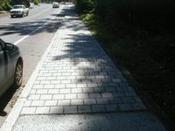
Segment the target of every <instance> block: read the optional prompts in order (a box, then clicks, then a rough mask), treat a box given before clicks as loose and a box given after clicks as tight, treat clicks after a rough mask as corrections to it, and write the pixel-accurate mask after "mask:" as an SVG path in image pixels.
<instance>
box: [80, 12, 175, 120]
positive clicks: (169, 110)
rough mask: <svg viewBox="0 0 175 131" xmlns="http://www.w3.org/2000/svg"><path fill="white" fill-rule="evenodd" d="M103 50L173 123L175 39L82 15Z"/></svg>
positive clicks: (174, 111) (152, 31) (89, 15)
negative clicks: (127, 72)
mask: <svg viewBox="0 0 175 131" xmlns="http://www.w3.org/2000/svg"><path fill="white" fill-rule="evenodd" d="M81 19H82V20H83V21H84V22H85V23H86V25H87V26H88V27H89V28H90V30H91V31H92V32H93V34H94V35H95V36H96V38H97V39H98V40H99V41H101V42H102V43H103V47H104V49H105V50H106V51H107V53H108V54H109V55H110V57H111V58H112V59H113V61H114V62H115V61H116V62H117V63H119V64H120V65H121V66H122V67H124V68H125V69H127V70H128V71H129V72H130V73H131V75H132V76H133V77H134V79H135V80H136V81H137V82H138V83H139V90H141V91H143V92H147V94H148V95H150V96H151V97H152V98H153V100H155V102H156V103H157V104H158V105H159V106H160V108H161V109H162V110H163V111H164V112H165V113H166V114H167V116H168V117H169V118H170V119H171V120H173V121H174V122H175V80H174V79H175V37H174V34H173V33H172V32H171V33H170V32H167V31H164V30H162V31H161V32H158V31H154V30H146V29H141V28H137V27H134V26H130V25H127V24H124V23H122V22H121V23H120V24H118V25H116V26H113V27H111V25H108V24H105V23H104V22H103V21H102V20H100V19H99V18H98V16H95V15H94V14H93V13H87V14H83V15H81Z"/></svg>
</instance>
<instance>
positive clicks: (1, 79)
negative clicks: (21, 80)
mask: <svg viewBox="0 0 175 131" xmlns="http://www.w3.org/2000/svg"><path fill="white" fill-rule="evenodd" d="M0 47H1V48H0V49H1V50H0V72H1V73H0V96H1V95H2V94H3V93H4V92H5V91H6V90H7V89H8V88H9V87H10V86H11V85H13V83H14V77H15V69H16V64H17V61H18V59H20V58H22V57H21V55H20V51H19V49H18V47H17V46H15V45H12V44H10V43H5V42H3V41H2V40H1V39H0Z"/></svg>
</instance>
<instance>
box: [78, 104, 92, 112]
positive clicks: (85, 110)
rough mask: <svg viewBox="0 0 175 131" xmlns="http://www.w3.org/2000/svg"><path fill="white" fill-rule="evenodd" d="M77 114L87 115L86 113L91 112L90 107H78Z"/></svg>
mask: <svg viewBox="0 0 175 131" xmlns="http://www.w3.org/2000/svg"><path fill="white" fill-rule="evenodd" d="M78 112H79V113H88V112H91V107H90V106H83V105H80V106H78Z"/></svg>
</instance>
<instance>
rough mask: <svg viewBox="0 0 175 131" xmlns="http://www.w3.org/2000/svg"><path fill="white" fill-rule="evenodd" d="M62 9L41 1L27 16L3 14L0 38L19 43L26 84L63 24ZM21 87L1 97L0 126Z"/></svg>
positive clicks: (0, 21)
mask: <svg viewBox="0 0 175 131" xmlns="http://www.w3.org/2000/svg"><path fill="white" fill-rule="evenodd" d="M60 8H61V7H60ZM60 8H52V5H51V4H40V5H39V6H35V7H34V8H33V9H30V12H29V16H27V17H23V18H10V16H9V15H7V16H1V17H0V38H1V39H3V40H4V41H6V42H9V43H13V44H15V45H17V46H18V47H19V48H20V50H21V53H22V55H23V59H24V80H23V86H25V84H26V82H27V80H28V79H29V77H30V75H31V74H32V72H33V70H34V69H35V67H36V65H37V64H38V62H39V60H40V59H41V56H42V55H43V53H44V52H45V50H46V49H47V47H48V45H49V43H50V42H51V40H52V37H53V36H54V33H55V32H56V30H57V29H58V28H59V26H60V24H61V23H62V22H61V19H58V18H57V14H59V12H60V10H61V9H60ZM21 90H22V87H21V88H20V89H18V90H12V89H9V90H8V91H7V93H5V94H4V95H3V96H2V97H1V98H0V126H1V125H2V124H3V121H4V120H5V118H6V117H7V115H8V113H9V112H10V110H11V109H12V107H13V105H14V103H15V101H16V100H17V97H18V96H19V94H20V92H21Z"/></svg>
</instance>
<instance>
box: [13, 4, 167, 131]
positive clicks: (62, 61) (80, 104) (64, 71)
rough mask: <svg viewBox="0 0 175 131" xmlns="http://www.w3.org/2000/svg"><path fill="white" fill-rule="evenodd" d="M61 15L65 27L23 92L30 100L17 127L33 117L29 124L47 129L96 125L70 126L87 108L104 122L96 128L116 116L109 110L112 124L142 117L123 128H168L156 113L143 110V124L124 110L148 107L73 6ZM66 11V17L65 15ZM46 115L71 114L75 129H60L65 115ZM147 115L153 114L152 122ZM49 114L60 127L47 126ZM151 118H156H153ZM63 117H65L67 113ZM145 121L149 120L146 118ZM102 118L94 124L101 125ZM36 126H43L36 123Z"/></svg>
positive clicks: (27, 101)
mask: <svg viewBox="0 0 175 131" xmlns="http://www.w3.org/2000/svg"><path fill="white" fill-rule="evenodd" d="M62 14H63V15H60V18H59V19H60V20H62V26H61V27H60V28H59V29H58V31H57V33H56V35H55V37H54V40H53V42H52V43H51V46H50V47H49V49H48V51H47V53H46V56H45V57H44V59H43V61H42V63H41V66H40V68H39V69H38V70H37V73H36V75H35V76H34V78H33V80H32V81H31V83H30V84H29V85H30V89H29V90H28V91H27V92H28V93H27V97H21V98H25V101H24V105H23V106H22V108H21V111H20V114H19V119H18V122H17V123H16V125H15V128H14V130H18V131H19V130H24V127H25V126H24V125H23V126H20V125H21V124H19V123H20V121H25V120H27V121H28V120H29V121H30V122H29V121H28V122H29V123H32V122H33V123H35V122H36V123H37V122H38V126H40V129H42V130H43V131H45V130H59V131H60V130H83V131H84V130H95V129H92V128H89V129H87V128H86V129H83V127H81V128H78V127H77V129H75V128H73V127H71V121H72V123H74V122H75V121H76V120H77V119H79V121H81V120H82V121H84V118H81V117H83V116H81V115H82V114H87V113H88V114H89V115H90V116H87V119H89V121H90V120H91V121H98V122H100V124H99V125H101V127H99V128H97V130H102V127H103V124H104V125H105V123H103V122H105V121H107V120H108V118H106V117H107V113H114V114H113V115H112V114H109V115H110V118H109V120H108V123H109V124H113V125H112V127H114V126H115V123H114V122H115V121H116V119H115V118H117V121H116V122H118V123H120V118H121V120H124V119H125V120H126V121H127V120H130V121H132V120H134V119H135V117H134V116H137V118H136V119H137V122H136V123H134V122H131V123H130V125H131V126H132V127H134V128H133V129H131V127H130V126H128V127H127V126H126V127H125V126H123V127H120V125H117V123H116V125H117V126H119V127H120V130H121V131H125V130H126V129H127V130H128V131H129V129H131V130H134V129H139V130H147V129H153V130H154V131H163V130H164V128H163V126H162V125H161V124H160V122H159V121H158V120H157V119H156V118H154V117H153V116H152V115H151V117H149V115H150V114H149V113H148V114H149V115H145V114H144V116H146V117H145V118H144V117H143V116H142V118H143V119H144V121H142V122H141V123H142V124H141V125H140V124H139V125H137V124H138V123H139V121H140V120H143V119H142V118H139V115H138V114H139V113H136V115H133V116H132V115H131V114H128V115H127V113H126V114H125V112H130V111H135V112H137V111H146V107H145V106H144V104H143V102H142V101H141V99H140V98H139V97H138V96H137V94H136V93H135V91H134V90H133V88H132V87H131V86H130V85H129V84H128V82H127V81H126V79H125V78H124V77H123V76H122V74H121V72H120V70H119V69H118V68H117V67H115V66H114V64H113V63H112V61H111V60H110V58H109V57H108V56H107V55H106V53H105V52H104V51H103V49H102V48H101V47H100V45H99V44H98V42H97V41H96V40H95V39H94V38H93V37H92V35H91V33H90V32H89V31H88V29H87V28H86V27H85V26H84V24H83V23H82V22H81V21H80V20H79V19H78V16H77V15H76V14H75V12H74V11H73V6H70V5H67V6H65V7H64V9H63V10H62ZM64 15H65V17H63V16H64ZM22 95H23V94H22ZM121 112H123V113H124V114H123V115H124V116H123V115H122V114H120V113H121ZM97 113H100V114H98V115H97V117H98V116H100V119H96V118H97V117H96V114H97ZM117 113H118V114H117ZM58 114H59V115H58ZM68 114H71V115H68ZM88 114H87V115H88ZM42 115H49V117H58V119H59V118H62V117H68V118H71V119H70V120H69V121H70V122H69V124H70V127H71V128H64V129H63V128H60V126H61V127H63V126H65V127H66V126H67V125H64V124H63V125H59V124H58V123H60V121H61V120H56V119H54V120H51V119H47V118H45V117H47V116H42ZM72 115H73V116H72ZM74 115H75V116H74ZM112 116H114V118H113V117H112ZM28 117H29V118H28ZM34 117H35V118H34ZM73 118H75V119H73ZM76 118H77V119H76ZM147 118H148V119H149V118H150V121H149V120H148V119H147ZM44 119H45V120H47V124H48V125H49V123H50V122H51V121H52V122H53V121H54V122H53V123H57V122H58V123H57V124H56V125H57V126H59V127H57V128H48V127H47V128H46V125H44V124H43V120H44ZM146 119H147V120H148V121H149V122H150V123H151V124H150V123H149V122H148V121H147V120H146ZM152 119H154V122H151V120H152ZM62 120H63V121H64V120H65V118H63V119H62ZM74 120H75V121H74ZM110 121H111V122H110ZM145 121H147V122H146V123H145ZM64 122H65V121H64ZM98 122H97V123H96V124H95V125H96V126H97V127H98ZM26 123H27V122H26ZM36 123H35V126H36V125H37V124H36ZM44 123H46V121H45V122H44ZM102 123H103V124H102ZM124 123H125V122H123V124H124ZM143 123H145V125H143ZM23 124H24V123H23ZM74 124H75V123H74ZM41 125H42V127H43V128H42V127H41ZM95 125H94V124H93V122H92V123H91V127H93V128H94V127H95ZM49 126H53V125H49ZM54 127H55V125H54ZM107 127H108V128H109V130H117V129H115V128H112V127H110V126H109V125H108V126H107ZM31 128H32V127H31V126H30V129H31ZM110 128H111V129H110ZM35 129H36V130H39V129H37V127H35ZM104 129H105V128H104ZM25 130H28V129H27V128H26V129H25ZM32 130H33V129H32Z"/></svg>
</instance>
